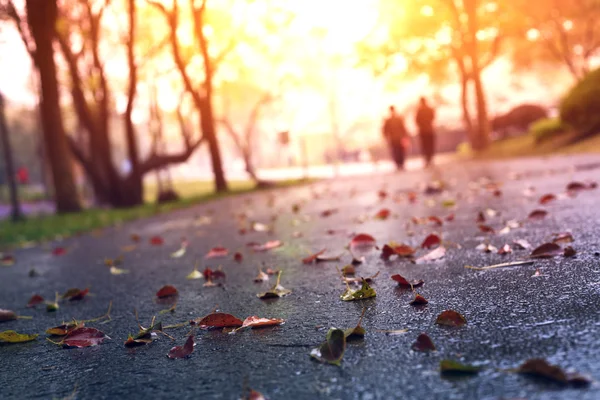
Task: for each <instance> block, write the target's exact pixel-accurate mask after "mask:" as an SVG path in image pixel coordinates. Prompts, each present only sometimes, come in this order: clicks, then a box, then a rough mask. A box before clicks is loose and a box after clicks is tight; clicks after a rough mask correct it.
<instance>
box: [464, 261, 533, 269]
mask: <svg viewBox="0 0 600 400" xmlns="http://www.w3.org/2000/svg"><path fill="white" fill-rule="evenodd" d="M531 264H533V261H512V262H507V263H501V264H494V265H488V266H487V267H473V266H471V265H465V268H468V269H474V270H477V271H486V270H488V269H495V268H505V267H520V266H522V265H531Z"/></svg>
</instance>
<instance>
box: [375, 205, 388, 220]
mask: <svg viewBox="0 0 600 400" xmlns="http://www.w3.org/2000/svg"><path fill="white" fill-rule="evenodd" d="M390 214H391V211H390V210H389V209H387V208H382V209H381V210H379V212H378V213H377V214H375V219H379V220H382V221H384V220H386V219H388V217H389V216H390Z"/></svg>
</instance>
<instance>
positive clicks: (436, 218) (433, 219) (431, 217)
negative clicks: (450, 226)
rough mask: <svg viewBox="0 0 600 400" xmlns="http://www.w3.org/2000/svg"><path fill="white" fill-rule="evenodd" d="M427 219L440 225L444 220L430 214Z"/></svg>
mask: <svg viewBox="0 0 600 400" xmlns="http://www.w3.org/2000/svg"><path fill="white" fill-rule="evenodd" d="M427 220H428V221H429V222H431V223H433V224H434V225H436V226H442V225H444V221H442V219H441V218H440V217H436V216H435V215H431V216H429V217H428V218H427Z"/></svg>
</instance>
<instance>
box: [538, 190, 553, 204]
mask: <svg viewBox="0 0 600 400" xmlns="http://www.w3.org/2000/svg"><path fill="white" fill-rule="evenodd" d="M554 200H556V196H555V195H553V194H552V193H548V194H545V195H543V196H542V197H540V204H542V205H544V204H548V203H550V202H552V201H554Z"/></svg>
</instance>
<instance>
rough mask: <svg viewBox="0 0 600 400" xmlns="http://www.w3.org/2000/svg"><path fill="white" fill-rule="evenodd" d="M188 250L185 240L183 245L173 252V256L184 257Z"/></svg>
mask: <svg viewBox="0 0 600 400" xmlns="http://www.w3.org/2000/svg"><path fill="white" fill-rule="evenodd" d="M184 243H185V244H184ZM186 250H187V241H184V242H183V243H182V244H181V247H180V248H179V250H177V251H175V252H173V253H171V258H181V257H183V256H184V255H185V252H186Z"/></svg>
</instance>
